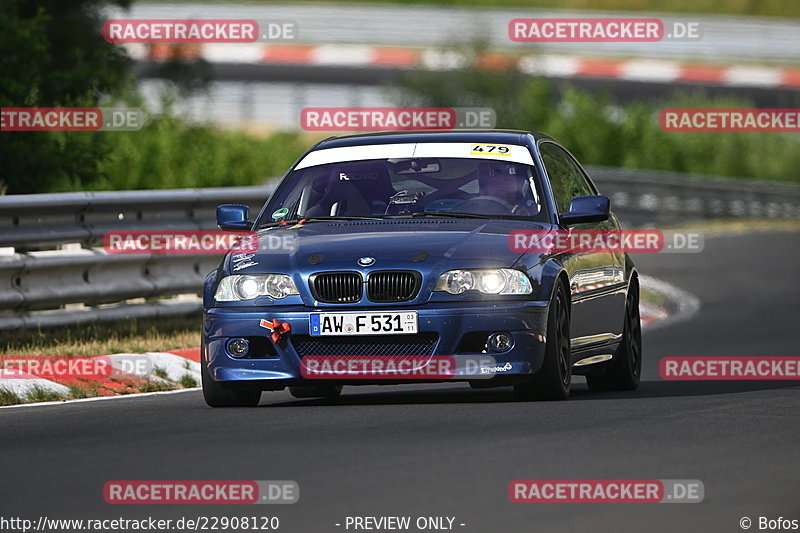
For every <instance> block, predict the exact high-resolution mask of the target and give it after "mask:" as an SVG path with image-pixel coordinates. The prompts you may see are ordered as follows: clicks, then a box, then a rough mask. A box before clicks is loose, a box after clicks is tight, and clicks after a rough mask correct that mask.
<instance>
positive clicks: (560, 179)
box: [539, 142, 594, 213]
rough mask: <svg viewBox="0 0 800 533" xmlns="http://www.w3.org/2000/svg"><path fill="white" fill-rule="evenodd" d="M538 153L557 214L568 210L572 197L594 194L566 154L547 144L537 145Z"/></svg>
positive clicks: (581, 173) (576, 166) (579, 170)
mask: <svg viewBox="0 0 800 533" xmlns="http://www.w3.org/2000/svg"><path fill="white" fill-rule="evenodd" d="M539 151H540V153H541V154H542V162H543V163H544V167H545V169H547V175H548V177H549V178H550V186H551V187H552V188H553V194H554V195H555V200H556V205H557V206H558V212H559V213H565V212H566V211H567V210H569V202H570V200H572V199H573V198H574V197H576V196H590V195H592V194H594V191H593V190H592V187H591V186H590V185H589V182H588V181H587V180H586V177H585V176H584V175H583V172H581V169H580V168H579V167H578V165H576V164H575V162H574V161H573V160H572V158H571V157H570V156H569V154H568V153H567V152H565V151H564V150H562V149H561V148H559V147H558V146H556V145H555V144H553V143H549V142H545V143H542V144H541V145H539Z"/></svg>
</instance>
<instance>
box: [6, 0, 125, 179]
mask: <svg viewBox="0 0 800 533" xmlns="http://www.w3.org/2000/svg"><path fill="white" fill-rule="evenodd" d="M128 4H129V0H0V6H2V8H0V13H2V16H0V36H2V38H0V106H2V107H81V106H95V105H97V104H98V100H99V99H100V98H101V97H102V96H119V95H121V94H123V93H124V92H125V91H126V90H127V89H128V88H129V87H130V82H131V74H130V60H129V59H128V57H127V55H126V53H125V51H124V50H123V49H122V48H121V47H119V46H116V45H113V44H111V43H108V42H106V41H105V40H104V39H103V38H102V35H101V29H102V23H103V19H104V14H103V10H104V9H107V8H109V7H110V6H112V5H116V6H120V7H127V6H128ZM104 135H108V134H103V133H100V132H93V133H78V132H2V133H0V190H2V189H7V192H10V193H31V192H41V191H46V190H54V189H69V188H75V186H76V185H78V184H80V183H85V182H89V181H94V180H95V179H96V177H97V173H98V169H97V163H98V161H99V160H101V159H102V158H103V157H105V155H106V154H107V151H108V146H107V139H106V138H104Z"/></svg>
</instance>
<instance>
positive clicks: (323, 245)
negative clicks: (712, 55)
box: [201, 130, 642, 407]
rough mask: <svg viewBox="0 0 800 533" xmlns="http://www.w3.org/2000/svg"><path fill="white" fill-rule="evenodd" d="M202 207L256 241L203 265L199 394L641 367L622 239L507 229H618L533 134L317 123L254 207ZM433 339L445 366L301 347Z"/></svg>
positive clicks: (351, 349) (534, 394)
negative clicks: (584, 247) (350, 130)
mask: <svg viewBox="0 0 800 533" xmlns="http://www.w3.org/2000/svg"><path fill="white" fill-rule="evenodd" d="M217 224H218V225H219V227H220V228H221V229H223V230H232V231H242V232H249V233H247V235H249V236H250V237H251V238H255V240H256V241H257V242H258V245H257V246H256V247H251V248H250V249H247V250H243V249H238V250H237V249H234V250H232V251H231V252H230V253H228V254H227V255H226V257H225V258H224V260H223V261H222V262H221V264H220V266H219V268H218V269H217V270H215V271H213V272H211V273H210V274H209V275H208V277H207V278H206V282H205V287H204V296H203V298H204V317H203V340H202V350H201V359H202V362H201V364H202V378H203V379H202V382H203V393H204V397H205V400H206V402H207V403H208V405H210V406H212V407H226V406H228V407H233V406H253V405H257V404H258V402H259V399H260V397H261V392H262V391H276V390H283V389H285V388H286V387H289V390H290V392H291V394H292V395H294V396H296V397H331V396H336V395H338V394H340V393H341V391H342V387H343V386H344V385H357V384H375V383H408V382H435V381H443V380H448V381H463V382H465V383H469V384H470V385H472V386H473V387H495V386H513V387H514V389H515V391H516V392H517V393H518V394H520V395H521V396H522V397H523V398H532V399H543V400H561V399H565V398H567V397H568V396H569V394H570V386H571V380H572V375H573V374H583V375H585V376H586V379H587V382H588V385H589V387H590V388H591V389H593V390H633V389H635V388H636V387H637V386H638V384H639V377H640V373H641V365H642V348H641V328H640V321H639V286H638V278H637V272H636V270H635V268H634V265H633V263H632V261H631V259H630V258H629V257H628V256H627V254H625V253H624V252H620V251H617V250H600V251H594V250H590V251H581V250H558V249H556V250H541V249H539V248H536V247H531V248H530V249H526V248H525V247H524V246H522V247H520V243H523V244H524V243H525V241H524V239H523V240H521V241H517V240H515V239H513V238H512V237H513V236H514V235H519V234H522V235H525V234H526V232H527V234H529V235H530V234H535V233H536V232H547V231H556V230H557V231H566V230H572V229H591V230H612V231H614V230H619V229H620V226H619V222H618V220H617V218H616V217H615V216H614V214H613V213H611V212H610V211H609V200H608V198H607V197H605V196H601V195H599V194H598V191H597V189H596V187H595V185H594V184H593V183H592V180H591V179H590V178H589V176H588V174H587V173H586V171H585V170H584V169H583V168H582V167H581V165H580V164H579V163H578V161H577V160H576V159H575V158H574V157H573V156H572V155H571V154H570V153H569V152H568V151H567V150H566V149H565V148H564V147H562V146H561V145H559V144H558V143H557V142H556V141H555V140H553V139H551V138H550V137H547V136H546V135H542V134H539V133H529V132H521V131H499V130H494V131H460V132H425V133H416V132H413V133H412V132H402V133H380V134H363V135H351V136H343V137H334V138H330V139H326V140H324V141H322V142H320V143H319V144H317V145H316V146H314V147H313V148H311V149H310V150H309V151H308V152H306V153H305V154H304V155H303V156H302V157H300V159H299V160H298V161H297V162H296V163H295V164H294V165H293V166H292V167H291V168H290V169H289V171H288V172H287V174H286V175H285V176H284V178H283V179H282V180H281V182H280V183H279V185H278V186H277V188H276V189H275V191H274V193H273V194H272V195H271V197H270V198H269V199H268V201H267V202H266V205H265V206H264V208H263V209H262V210H261V212H260V213H259V214H258V216H256V217H255V220H251V219H250V217H249V216H248V210H247V207H246V206H242V205H223V206H219V208H218V209H217ZM439 356H442V357H445V356H446V357H448V358H449V360H451V361H455V362H456V368H457V371H454V372H452V373H451V374H449V375H447V376H442V375H441V374H430V375H425V374H422V373H417V374H411V377H412V379H400V378H399V377H398V376H399V375H398V374H387V375H376V374H369V375H363V374H362V375H356V374H357V372H356V373H354V372H353V371H352V368H350V369H349V370H347V371H344V372H341V373H335V372H334V373H328V374H326V375H325V379H314V378H313V377H310V376H309V374H308V373H306V372H304V368H305V367H304V361H307V360H310V358H319V357H328V358H334V359H336V358H338V359H341V360H344V361H347V360H348V358H361V359H363V358H365V357H366V358H370V357H371V358H376V359H381V360H382V361H384V362H386V361H387V360H389V361H391V360H392V359H393V358H403V357H405V358H409V357H411V358H416V360H417V361H425V360H433V359H434V358H436V357H439ZM486 360H488V361H489V362H490V363H489V364H488V366H487V365H485V364H483V363H480V362H479V363H476V364H474V365H464V364H461V363H463V362H465V361H486ZM487 368H488V370H487ZM406 377H408V376H406Z"/></svg>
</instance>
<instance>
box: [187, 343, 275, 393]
mask: <svg viewBox="0 0 800 533" xmlns="http://www.w3.org/2000/svg"><path fill="white" fill-rule="evenodd" d="M204 354H205V347H203V348H200V357H201V360H200V367H201V368H200V376H201V381H202V383H203V398H204V399H205V401H206V403H207V404H208V405H209V407H255V406H256V405H258V402H259V401H260V400H261V391H260V390H253V389H246V388H240V387H234V386H232V385H228V384H223V383H217V382H216V381H214V380H213V379H212V378H211V375H210V374H209V372H208V366H207V364H206V362H205V360H204Z"/></svg>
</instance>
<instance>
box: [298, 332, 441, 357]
mask: <svg viewBox="0 0 800 533" xmlns="http://www.w3.org/2000/svg"><path fill="white" fill-rule="evenodd" d="M291 339H292V340H291V342H292V345H293V346H294V349H295V350H297V355H299V356H300V357H306V356H309V355H328V356H332V355H339V356H344V357H347V356H350V357H358V356H372V357H391V356H397V355H400V356H403V355H404V356H409V355H431V354H432V353H433V349H434V348H435V347H436V341H437V340H439V336H438V335H437V334H436V333H431V332H423V333H418V334H416V335H375V336H373V335H369V336H366V337H312V336H310V335H292V337H291Z"/></svg>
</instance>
